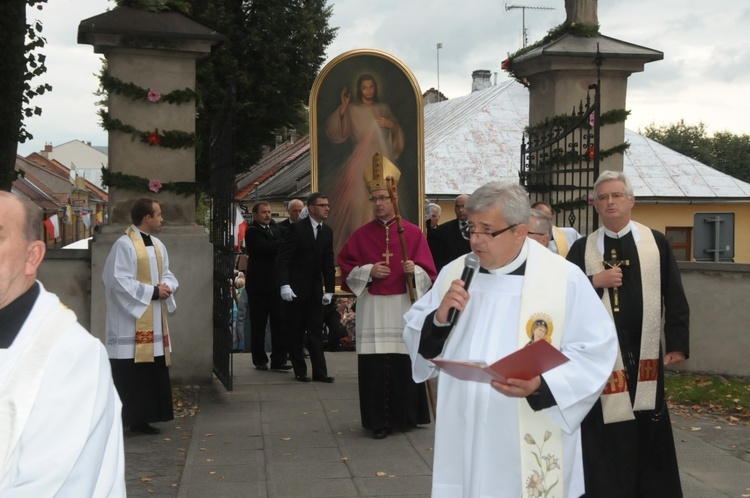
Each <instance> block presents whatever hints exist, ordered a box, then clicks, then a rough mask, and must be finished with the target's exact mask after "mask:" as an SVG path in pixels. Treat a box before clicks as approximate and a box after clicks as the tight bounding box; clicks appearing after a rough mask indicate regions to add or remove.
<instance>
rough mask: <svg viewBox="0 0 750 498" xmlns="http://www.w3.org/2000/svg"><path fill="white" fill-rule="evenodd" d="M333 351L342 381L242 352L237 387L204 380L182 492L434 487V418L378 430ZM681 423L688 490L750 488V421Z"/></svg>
mask: <svg viewBox="0 0 750 498" xmlns="http://www.w3.org/2000/svg"><path fill="white" fill-rule="evenodd" d="M326 358H327V361H328V368H329V373H330V375H333V376H334V377H335V378H336V382H335V383H334V384H323V383H318V382H312V383H300V382H297V381H295V380H294V377H293V375H292V374H291V373H287V372H284V373H281V372H261V371H257V370H255V369H254V368H253V366H252V362H251V358H250V355H247V354H236V355H234V375H235V380H234V391H232V392H227V391H226V390H225V389H224V388H223V386H221V384H219V383H218V381H214V383H213V385H212V386H210V387H208V388H205V389H203V390H202V393H201V397H200V411H199V413H198V415H196V417H195V422H194V425H193V435H192V439H191V441H190V446H189V450H188V452H187V458H186V461H185V467H184V471H183V474H182V480H181V482H180V485H179V494H178V496H179V497H183V498H199V497H200V498H204V497H206V496H212V497H214V496H215V497H222V498H229V497H259V498H262V497H273V498H276V497H290V498H301V497H323V498H328V497H334V496H376V497H377V496H380V497H386V496H401V497H406V496H423V497H427V496H429V495H430V488H431V484H430V483H431V475H432V455H433V453H432V444H433V436H434V432H433V426H432V425H429V426H426V427H422V428H418V429H415V430H412V431H410V432H407V433H394V434H392V435H390V436H389V437H388V438H387V439H384V440H380V441H378V440H374V439H372V437H371V434H370V431H365V430H364V429H362V427H361V425H360V419H359V398H358V392H357V360H356V353H354V352H339V353H326ZM673 426H674V430H675V444H676V446H677V454H678V458H679V462H680V468H681V475H682V485H683V489H684V491H685V496H686V497H687V498H703V497H705V498H716V497H725V496H726V497H736V498H739V497H742V496H749V495H750V489H749V488H750V453H748V451H750V427H747V426H738V427H729V426H727V425H726V424H717V422H716V421H715V420H712V419H710V418H705V419H699V418H685V417H683V416H680V415H679V414H677V415H673ZM716 427H721V428H720V429H717V428H716Z"/></svg>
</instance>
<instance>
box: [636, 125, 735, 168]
mask: <svg viewBox="0 0 750 498" xmlns="http://www.w3.org/2000/svg"><path fill="white" fill-rule="evenodd" d="M640 132H641V133H642V134H643V135H645V136H646V137H648V138H650V139H651V140H654V141H655V142H659V143H660V144H662V145H664V146H665V147H669V148H670V149H672V150H675V151H677V152H679V153H680V154H684V155H686V156H688V157H691V158H693V159H695V160H696V161H699V162H701V163H703V164H705V165H707V166H711V167H712V168H715V169H717V170H719V171H721V172H723V173H726V174H728V175H731V176H733V177H735V178H737V179H739V180H743V181H745V182H750V135H735V134H733V133H730V132H728V131H722V132H718V133H716V134H715V135H714V136H712V137H710V136H708V134H707V132H706V125H705V124H703V123H698V124H697V125H689V124H686V123H685V121H684V120H680V121H679V122H677V123H673V124H668V125H661V126H657V125H655V124H653V123H652V124H650V125H649V126H647V127H646V128H645V129H644V130H642V131H640Z"/></svg>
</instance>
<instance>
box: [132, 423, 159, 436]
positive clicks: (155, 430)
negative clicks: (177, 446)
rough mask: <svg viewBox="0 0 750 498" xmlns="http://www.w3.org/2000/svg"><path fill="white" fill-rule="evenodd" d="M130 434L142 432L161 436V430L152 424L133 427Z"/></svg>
mask: <svg viewBox="0 0 750 498" xmlns="http://www.w3.org/2000/svg"><path fill="white" fill-rule="evenodd" d="M130 432H140V433H141V434H159V433H160V432H161V429H159V428H158V427H154V426H153V425H151V424H143V425H131V426H130Z"/></svg>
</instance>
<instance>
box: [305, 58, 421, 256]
mask: <svg viewBox="0 0 750 498" xmlns="http://www.w3.org/2000/svg"><path fill="white" fill-rule="evenodd" d="M423 129H424V124H423V111H422V95H421V93H420V90H419V85H418V83H417V80H416V78H415V77H414V75H413V74H412V73H411V71H410V70H409V69H408V67H406V66H405V65H404V63H403V62H401V61H400V60H398V59H397V58H396V57H394V56H392V55H390V54H388V53H386V52H382V51H377V50H370V49H367V50H364V49H363V50H354V51H350V52H346V53H344V54H341V55H339V56H338V57H336V58H335V59H333V60H332V61H331V62H330V63H328V64H327V65H326V67H324V68H323V70H322V71H321V73H320V75H319V76H318V78H317V79H316V81H315V83H314V85H313V88H312V91H311V94H310V143H311V146H310V148H311V154H310V163H311V184H312V191H319V192H323V193H325V194H326V195H328V199H329V202H330V204H331V213H330V215H329V218H328V224H329V225H330V226H331V228H332V229H333V235H334V255H338V252H339V250H340V249H341V247H342V246H343V245H344V243H345V242H346V240H347V239H348V238H349V236H350V235H351V233H352V232H354V230H356V229H357V228H359V227H360V226H362V225H364V224H365V223H367V222H369V221H371V220H372V218H373V214H372V205H371V203H370V202H369V193H368V191H367V187H366V185H365V178H364V176H365V172H366V171H367V170H368V169H369V168H371V166H372V159H373V156H374V155H375V154H376V153H379V154H382V155H383V156H384V157H386V158H388V160H389V161H391V162H392V163H393V164H394V165H395V166H396V167H397V168H398V169H399V171H400V174H401V178H400V180H399V184H398V197H399V207H400V214H401V216H402V217H403V218H404V219H406V220H408V221H411V222H412V223H414V224H417V225H420V226H421V224H422V223H423V218H424V213H423V211H424V206H423V204H424V203H423V202H422V201H421V200H422V199H423V198H424V164H423V163H424V159H423V152H424V141H423V136H424V134H423Z"/></svg>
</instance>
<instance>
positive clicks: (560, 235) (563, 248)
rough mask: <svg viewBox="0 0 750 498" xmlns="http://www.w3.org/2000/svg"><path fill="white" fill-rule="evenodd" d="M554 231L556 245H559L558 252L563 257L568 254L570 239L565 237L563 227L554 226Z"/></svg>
mask: <svg viewBox="0 0 750 498" xmlns="http://www.w3.org/2000/svg"><path fill="white" fill-rule="evenodd" d="M552 231H554V232H555V245H556V246H557V254H559V255H560V256H562V257H563V258H564V257H566V256H567V255H568V251H570V247H568V239H566V238H565V232H563V231H562V228H560V227H556V226H553V227H552Z"/></svg>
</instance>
